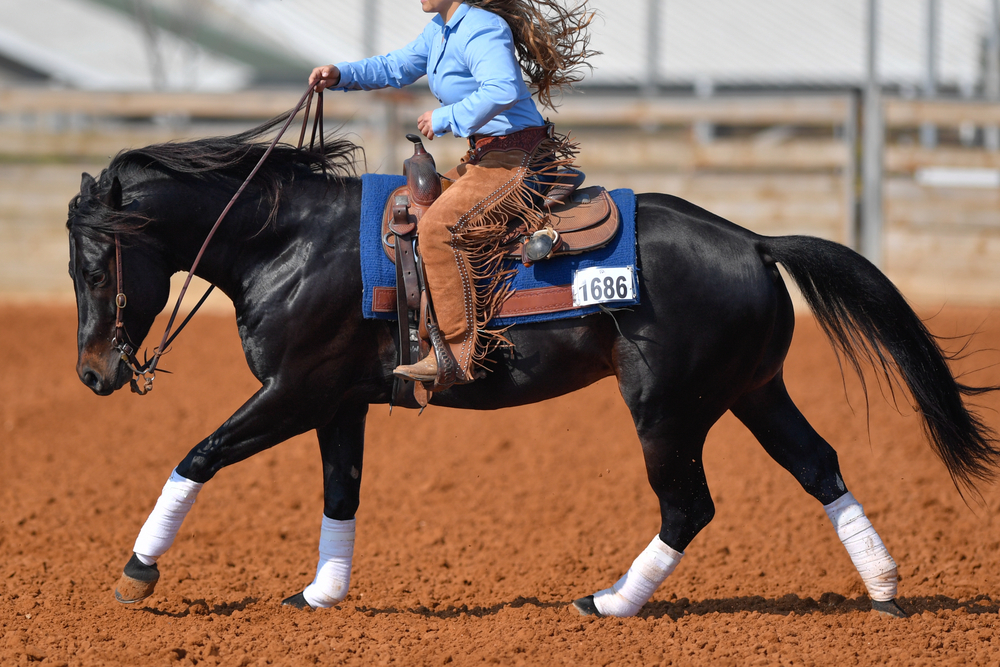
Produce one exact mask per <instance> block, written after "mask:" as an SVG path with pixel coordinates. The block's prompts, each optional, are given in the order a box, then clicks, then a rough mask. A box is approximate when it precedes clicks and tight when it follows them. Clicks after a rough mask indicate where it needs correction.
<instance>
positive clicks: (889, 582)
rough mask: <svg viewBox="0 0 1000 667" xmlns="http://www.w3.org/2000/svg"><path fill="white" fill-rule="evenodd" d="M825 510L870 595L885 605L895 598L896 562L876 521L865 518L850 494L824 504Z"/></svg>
mask: <svg viewBox="0 0 1000 667" xmlns="http://www.w3.org/2000/svg"><path fill="white" fill-rule="evenodd" d="M823 509H825V510H826V514H827V516H829V517H830V521H831V522H833V527H834V528H836V529H837V536H838V537H840V541H841V542H843V543H844V547H845V548H846V549H847V553H848V554H849V555H850V557H851V561H852V562H853V563H854V567H856V568H857V569H858V573H859V574H860V575H861V579H862V581H864V582H865V586H866V587H867V588H868V596H869V597H870V598H871V599H872V600H878V601H881V602H885V601H888V600H893V599H895V598H896V582H897V575H896V562H895V561H893V560H892V556H890V555H889V551H888V550H887V549H886V548H885V545H884V544H882V538H881V537H879V536H878V533H876V532H875V528H874V527H873V526H872V522H871V521H869V520H868V517H866V516H865V511H864V509H863V508H862V507H861V504H860V503H859V502H858V501H857V500H855V499H854V496H852V495H851V493H850V492H847V493H845V494H844V495H843V496H841V497H840V498H837V499H836V500H835V501H833V502H832V503H830V504H829V505H824V506H823Z"/></svg>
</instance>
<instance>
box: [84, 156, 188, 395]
mask: <svg viewBox="0 0 1000 667" xmlns="http://www.w3.org/2000/svg"><path fill="white" fill-rule="evenodd" d="M148 221H149V219H148V218H147V217H145V216H144V215H143V214H142V213H140V212H139V210H138V203H137V202H135V201H132V202H130V203H128V204H126V205H123V202H122V185H121V181H120V180H119V179H118V177H117V176H110V175H109V174H108V172H107V171H105V172H104V173H103V174H102V175H101V179H100V181H97V180H95V179H94V178H93V177H91V176H90V175H89V174H84V175H83V181H82V183H81V185H80V194H79V195H77V196H76V197H74V198H73V200H72V201H71V202H70V207H69V220H68V222H67V224H66V226H67V228H68V229H69V273H70V277H72V278H73V286H74V288H75V291H76V307H77V324H78V329H77V354H78V356H77V364H76V370H77V374H78V375H79V376H80V380H81V381H82V382H83V383H84V384H85V385H87V386H88V387H90V388H91V389H92V390H93V391H94V393H96V394H99V395H101V396H106V395H108V394H111V393H112V392H114V391H115V390H116V389H119V388H121V387H123V386H124V385H125V384H126V383H128V381H129V380H130V379H131V378H132V371H131V370H130V369H129V365H128V363H127V361H126V360H125V359H123V355H122V348H123V346H129V347H130V348H131V349H132V350H135V349H137V348H138V346H139V345H140V344H141V343H142V341H143V339H144V338H145V337H146V334H147V333H149V329H150V327H151V326H152V324H153V319H154V318H155V317H156V315H157V313H159V312H160V311H161V310H162V309H163V307H164V305H165V304H166V302H167V297H168V296H169V291H170V282H169V278H170V271H169V270H168V269H167V267H166V264H165V262H164V260H163V253H162V252H161V251H159V250H158V247H157V244H156V242H155V240H154V239H153V238H152V237H150V236H149V234H148V233H146V230H145V228H144V227H145V223H147V222H148ZM119 263H120V267H121V269H120V271H119Z"/></svg>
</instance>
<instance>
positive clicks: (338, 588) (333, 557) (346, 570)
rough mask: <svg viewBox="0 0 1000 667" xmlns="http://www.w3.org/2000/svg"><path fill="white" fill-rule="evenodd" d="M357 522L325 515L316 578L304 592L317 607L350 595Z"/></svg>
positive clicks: (330, 604) (328, 604)
mask: <svg viewBox="0 0 1000 667" xmlns="http://www.w3.org/2000/svg"><path fill="white" fill-rule="evenodd" d="M354 522H355V519H351V520H349V521H337V520H336V519H328V518H327V517H326V516H324V517H323V527H322V529H321V530H320V534H319V565H317V566H316V578H315V579H313V582H312V583H311V584H309V585H308V586H306V589H305V590H304V591H302V595H303V596H304V597H305V599H306V602H308V603H309V604H310V605H312V606H313V607H332V606H333V605H335V604H337V603H338V602H341V601H343V599H344V598H346V597H347V587H348V586H350V584H351V560H352V559H353V558H354Z"/></svg>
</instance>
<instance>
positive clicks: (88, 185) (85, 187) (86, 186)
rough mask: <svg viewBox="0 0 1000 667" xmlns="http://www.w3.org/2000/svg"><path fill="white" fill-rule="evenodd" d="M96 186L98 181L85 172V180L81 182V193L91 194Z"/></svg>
mask: <svg viewBox="0 0 1000 667" xmlns="http://www.w3.org/2000/svg"><path fill="white" fill-rule="evenodd" d="M95 185H97V181H95V180H94V177H93V176H91V175H90V174H88V173H87V172H83V178H82V179H81V180H80V193H81V194H89V193H90V192H92V191H93V190H94V186H95Z"/></svg>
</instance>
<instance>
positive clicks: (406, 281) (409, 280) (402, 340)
mask: <svg viewBox="0 0 1000 667" xmlns="http://www.w3.org/2000/svg"><path fill="white" fill-rule="evenodd" d="M395 238H396V241H395V246H396V249H397V250H398V253H397V254H398V256H399V261H398V262H396V285H398V286H401V287H402V289H397V290H396V312H397V313H398V317H397V326H398V331H399V354H398V362H399V364H407V365H408V364H412V363H414V362H415V361H416V360H417V359H418V358H419V357H420V336H419V335H418V326H419V322H418V318H419V314H418V313H419V310H420V287H419V284H418V277H417V267H416V261H415V259H414V252H413V251H414V247H413V246H414V242H415V239H414V237H413V233H412V231H411V232H410V233H407V234H396V235H395ZM411 303H414V304H415V305H414V306H412V307H411V306H410V304H411ZM418 394H419V395H418ZM421 399H423V400H422V401H421ZM392 404H393V405H398V406H400V407H404V408H423V407H424V406H426V405H427V392H425V391H419V392H418V391H417V388H416V383H415V382H414V381H413V380H408V379H406V378H401V377H399V376H394V378H393V382H392Z"/></svg>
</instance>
